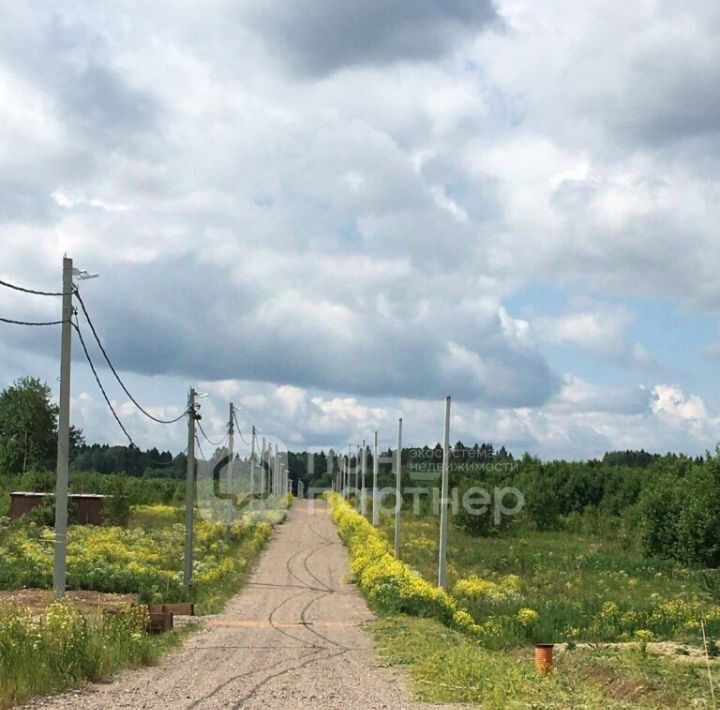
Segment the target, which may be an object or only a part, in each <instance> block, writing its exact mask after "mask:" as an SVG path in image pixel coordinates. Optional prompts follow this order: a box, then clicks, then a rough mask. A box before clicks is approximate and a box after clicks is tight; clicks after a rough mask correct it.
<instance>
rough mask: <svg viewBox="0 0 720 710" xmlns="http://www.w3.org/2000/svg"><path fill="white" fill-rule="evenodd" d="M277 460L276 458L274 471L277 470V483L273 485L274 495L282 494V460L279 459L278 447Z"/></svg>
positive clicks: (276, 446) (276, 447) (275, 447)
mask: <svg viewBox="0 0 720 710" xmlns="http://www.w3.org/2000/svg"><path fill="white" fill-rule="evenodd" d="M274 451H275V458H274V463H275V465H274V467H273V468H274V470H275V479H274V480H275V482H274V484H273V493H274V494H275V495H278V494H279V493H280V459H279V458H278V445H277V444H275V446H274Z"/></svg>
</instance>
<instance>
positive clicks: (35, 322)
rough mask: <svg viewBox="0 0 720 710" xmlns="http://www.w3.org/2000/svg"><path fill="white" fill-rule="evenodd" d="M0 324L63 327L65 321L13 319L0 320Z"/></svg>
mask: <svg viewBox="0 0 720 710" xmlns="http://www.w3.org/2000/svg"><path fill="white" fill-rule="evenodd" d="M0 322H2V323H9V324H10V325H30V326H35V327H37V326H44V325H62V324H63V323H65V321H64V320H50V321H42V322H37V321H26V320H13V319H12V318H0Z"/></svg>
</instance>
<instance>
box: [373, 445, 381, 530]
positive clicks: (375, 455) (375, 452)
mask: <svg viewBox="0 0 720 710" xmlns="http://www.w3.org/2000/svg"><path fill="white" fill-rule="evenodd" d="M372 524H373V525H374V526H375V527H377V526H378V525H380V506H379V505H378V433H377V432H375V448H374V450H373V489H372Z"/></svg>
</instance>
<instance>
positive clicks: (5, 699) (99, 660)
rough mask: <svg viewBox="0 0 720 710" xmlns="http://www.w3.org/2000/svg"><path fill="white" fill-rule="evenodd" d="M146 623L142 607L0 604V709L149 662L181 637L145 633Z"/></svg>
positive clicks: (179, 635)
mask: <svg viewBox="0 0 720 710" xmlns="http://www.w3.org/2000/svg"><path fill="white" fill-rule="evenodd" d="M145 625H146V618H145V613H144V611H143V607H130V606H128V607H126V608H124V609H117V610H113V612H112V613H107V612H106V613H102V612H100V611H97V612H94V613H88V612H87V611H80V610H79V609H78V608H77V607H76V606H74V605H73V604H71V603H69V602H53V603H52V604H50V606H48V607H47V608H46V609H45V610H44V611H43V612H42V613H40V614H37V613H33V611H32V610H31V609H29V608H27V607H23V606H19V605H15V604H10V605H3V606H0V708H9V707H12V706H13V705H14V704H16V703H19V702H22V701H23V700H26V699H27V698H30V697H32V696H34V695H48V694H52V693H59V692H61V691H63V690H66V689H67V688H71V687H76V686H78V685H83V684H85V683H87V682H89V681H93V680H97V679H100V678H104V677H107V676H108V675H110V674H112V673H114V672H115V671H117V670H120V669H121V668H127V667H135V666H140V665H147V664H150V663H152V662H154V661H155V659H156V658H158V656H159V655H161V654H162V653H163V652H164V651H165V650H167V649H168V648H170V647H172V646H173V645H175V644H176V643H177V642H178V640H179V639H180V638H181V637H182V632H180V631H172V632H169V633H167V634H163V635H162V636H149V635H148V634H147V633H146V631H145Z"/></svg>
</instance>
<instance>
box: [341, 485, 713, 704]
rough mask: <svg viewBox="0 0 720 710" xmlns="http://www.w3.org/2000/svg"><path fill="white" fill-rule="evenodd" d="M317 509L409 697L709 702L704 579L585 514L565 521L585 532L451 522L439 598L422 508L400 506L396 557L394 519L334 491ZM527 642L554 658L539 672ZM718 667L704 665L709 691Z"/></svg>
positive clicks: (435, 531)
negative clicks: (371, 516) (374, 514)
mask: <svg viewBox="0 0 720 710" xmlns="http://www.w3.org/2000/svg"><path fill="white" fill-rule="evenodd" d="M330 502H331V505H332V506H333V518H334V520H335V522H336V524H337V525H338V529H339V532H340V535H341V537H342V539H343V540H344V542H345V543H346V544H347V545H348V548H349V552H350V556H351V566H352V571H353V575H354V578H355V581H356V582H357V584H358V586H359V587H360V589H361V590H362V591H363V593H364V594H365V595H366V597H367V599H368V601H369V603H370V604H371V606H372V607H373V608H374V609H375V611H376V612H378V613H379V614H381V615H382V618H381V620H379V621H378V622H375V623H374V624H371V625H370V630H371V631H372V633H373V634H374V635H375V637H376V641H377V644H378V648H379V652H380V654H381V657H382V658H383V659H384V660H385V661H386V662H387V663H390V664H398V663H399V664H403V665H407V666H408V669H409V672H410V675H411V677H412V678H413V680H414V684H415V690H416V691H417V693H418V694H419V695H420V697H421V698H423V699H425V700H429V701H437V702H439V701H453V702H459V701H463V702H477V703H482V704H483V706H484V707H497V708H504V707H570V706H572V707H601V706H604V705H607V706H608V707H663V708H666V707H677V708H685V707H711V700H710V698H711V696H710V688H709V683H708V671H707V668H706V666H705V657H704V651H703V649H702V636H701V630H700V624H701V621H703V622H704V624H705V627H706V633H707V634H708V640H709V645H708V650H709V653H710V655H711V656H712V657H716V656H717V655H720V649H718V644H717V639H718V636H719V635H720V606H719V605H718V599H717V596H716V593H715V584H714V579H715V578H714V573H713V572H712V571H709V570H702V569H696V568H688V567H684V566H683V565H681V564H680V563H679V562H677V561H675V560H671V559H665V558H660V557H657V556H654V555H650V554H648V553H647V552H645V551H643V544H642V540H641V539H639V537H638V538H637V539H635V540H634V541H628V539H627V538H626V532H625V531H623V530H621V529H618V528H617V527H616V529H615V531H614V533H613V534H610V533H609V532H608V534H606V535H604V536H603V535H600V534H599V533H597V532H595V533H593V532H591V529H592V526H591V525H590V522H591V520H590V518H591V517H592V514H591V515H590V516H588V519H587V520H582V521H577V520H571V521H569V523H570V524H572V525H574V526H578V529H579V528H581V527H582V526H584V527H585V530H584V532H571V531H568V530H564V531H560V530H545V531H543V530H538V529H537V527H536V526H535V525H533V523H532V521H529V520H528V519H527V517H525V519H524V520H518V521H514V523H513V525H509V526H506V527H505V528H504V529H503V530H502V532H499V531H494V532H493V533H492V534H489V535H478V534H472V533H471V532H470V530H469V529H468V527H467V526H466V525H464V524H463V523H462V519H461V518H458V517H455V518H451V520H452V521H453V522H452V524H451V526H450V539H449V550H448V559H449V561H450V564H449V578H450V579H449V585H448V592H447V593H446V592H443V591H442V590H440V589H439V588H438V587H437V586H435V582H436V579H437V564H438V548H437V540H438V536H439V521H438V518H437V517H436V516H434V515H432V514H431V512H430V511H429V510H425V511H421V514H420V515H418V516H416V515H413V514H412V510H405V511H404V512H403V516H402V519H401V521H402V524H401V530H402V535H401V541H402V545H401V561H398V560H396V559H395V558H394V556H393V555H392V548H391V545H390V542H389V541H390V540H392V536H393V533H394V517H393V516H391V515H388V514H384V515H383V516H382V517H381V527H380V528H379V529H375V528H373V527H372V525H371V524H370V522H369V521H368V520H367V519H366V518H364V517H363V516H361V515H360V514H359V512H357V511H356V510H355V509H354V507H353V506H352V505H351V504H350V503H348V502H347V501H345V500H344V499H342V498H341V497H340V496H337V495H334V496H331V497H330ZM410 507H411V506H409V505H408V508H410ZM596 520H597V519H596ZM578 522H580V523H581V525H578ZM562 524H563V525H568V521H567V520H563V521H562ZM535 642H546V643H547V642H550V643H555V644H556V654H558V652H559V656H558V657H557V658H556V663H555V667H554V670H553V672H552V673H551V674H550V676H548V677H547V678H541V677H540V676H538V675H537V673H536V671H535V669H534V667H533V662H532V646H533V643H535ZM661 642H666V643H661ZM667 642H671V643H667ZM718 665H719V662H718V661H717V660H711V668H712V670H711V673H712V677H713V680H714V683H715V684H716V686H717V684H718V683H719V682H720V668H719V667H718ZM438 669H442V673H440V674H439V673H438Z"/></svg>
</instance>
